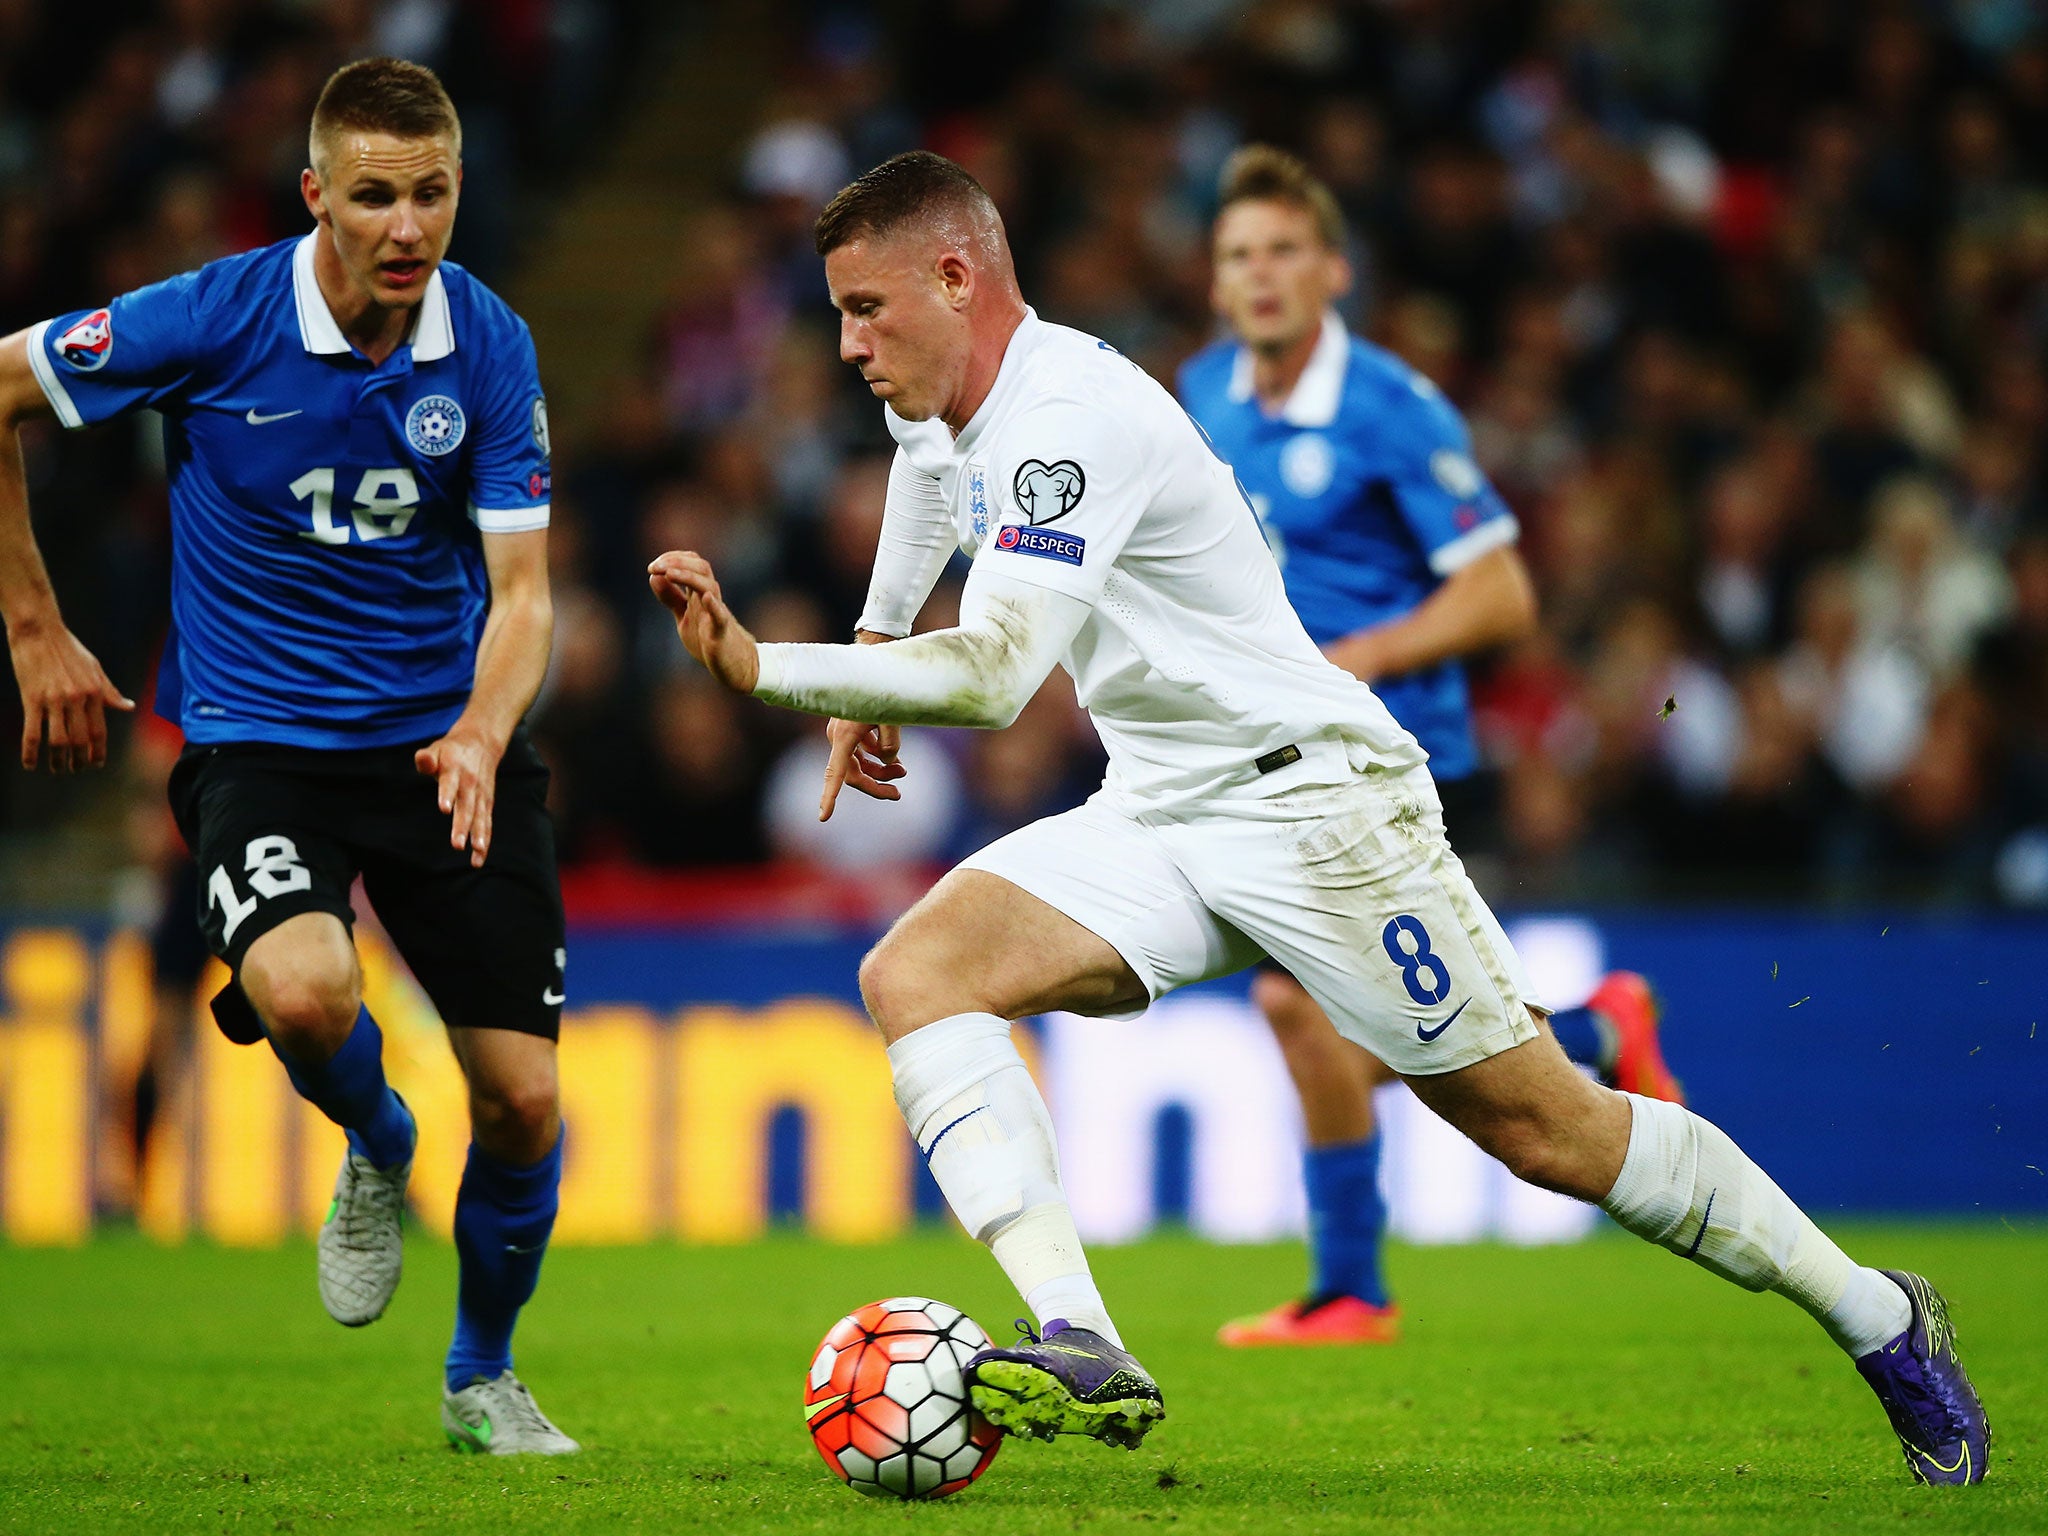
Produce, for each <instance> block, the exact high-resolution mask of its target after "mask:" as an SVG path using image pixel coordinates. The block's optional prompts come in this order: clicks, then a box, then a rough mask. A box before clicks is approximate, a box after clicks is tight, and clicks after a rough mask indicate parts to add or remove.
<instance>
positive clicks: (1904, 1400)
mask: <svg viewBox="0 0 2048 1536" xmlns="http://www.w3.org/2000/svg"><path fill="white" fill-rule="evenodd" d="M1879 1273H1880V1274H1882V1275H1884V1276H1885V1278H1887V1279H1888V1280H1891V1281H1892V1282H1893V1283H1894V1284H1896V1285H1897V1286H1898V1287H1899V1289H1900V1290H1902V1291H1904V1292H1905V1293H1906V1300H1907V1301H1908V1302H1909V1303H1910V1304H1911V1306H1912V1309H1913V1320H1912V1322H1911V1323H1909V1324H1908V1325H1907V1327H1906V1331H1905V1332H1904V1333H1902V1334H1900V1335H1899V1336H1898V1337H1897V1338H1896V1339H1893V1340H1892V1341H1891V1342H1890V1343H1889V1344H1887V1345H1885V1346H1884V1347H1883V1348H1882V1349H1873V1350H1872V1351H1871V1352H1870V1353H1869V1354H1867V1355H1865V1356H1863V1357H1862V1358H1861V1359H1859V1360H1858V1361H1857V1362H1856V1369H1857V1370H1858V1371H1860V1372H1862V1373H1863V1379H1864V1380H1865V1381H1867V1382H1869V1383H1870V1390H1871V1391H1873V1392H1875V1393H1876V1394H1877V1400H1878V1401H1879V1402H1880V1403H1883V1404H1884V1411H1885V1413H1886V1414H1887V1415H1889V1416H1890V1418H1891V1421H1892V1428H1893V1429H1894V1430H1896V1431H1897V1432H1898V1436H1899V1445H1900V1447H1901V1448H1902V1449H1903V1450H1904V1451H1905V1453H1906V1470H1907V1471H1908V1472H1911V1473H1912V1474H1913V1481H1914V1482H1916V1483H1951V1484H1955V1485H1957V1486H1961V1485H1962V1484H1964V1483H1981V1482H1983V1481H1984V1473H1985V1470H1986V1468H1988V1467H1989V1465H1990V1462H1991V1421H1990V1420H1989V1419H1987V1418H1985V1416H1984V1405H1983V1403H1981V1402H1979V1401H1978V1399H1977V1389H1976V1388H1975V1387H1973V1386H1971V1385H1970V1378H1969V1376H1968V1375H1967V1374H1966V1373H1965V1372H1964V1370H1963V1362H1962V1361H1960V1360H1958V1359H1957V1358H1956V1330H1955V1324H1953V1323H1951V1322H1950V1321H1949V1320H1948V1303H1947V1302H1946V1301H1944V1300H1943V1299H1942V1295H1941V1292H1939V1291H1937V1290H1936V1289H1935V1288H1934V1287H1933V1286H1931V1285H1929V1284H1928V1283H1927V1281H1926V1280H1925V1279H1923V1278H1922V1277H1921V1276H1919V1275H1915V1274H1909V1273H1907V1272H1906V1271H1904V1270H1897V1269H1886V1270H1880V1271H1879Z"/></svg>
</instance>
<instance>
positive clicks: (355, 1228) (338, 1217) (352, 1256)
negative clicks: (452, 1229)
mask: <svg viewBox="0 0 2048 1536" xmlns="http://www.w3.org/2000/svg"><path fill="white" fill-rule="evenodd" d="M400 1102H401V1103H402V1102H403V1100H401V1101H400ZM407 1114H408V1116H410V1114H411V1111H409V1110H408V1111H407ZM415 1135H417V1133H415ZM411 1177H412V1159H411V1158H409V1157H408V1158H407V1159H406V1160H405V1161H404V1162H402V1163H399V1164H397V1165H395V1166H394V1167H390V1168H382V1169H380V1168H376V1167H373V1166H372V1165H371V1163H370V1160H369V1159H368V1158H367V1157H364V1156H363V1155H362V1154H361V1153H360V1152H358V1151H356V1150H355V1148H354V1147H350V1148H349V1150H348V1152H347V1153H346V1154H345V1155H344V1156H343V1157H342V1160H341V1172H340V1173H339V1174H337V1175H336V1176H335V1180H334V1203H333V1204H332V1205H330V1206H328V1207H327V1220H326V1221H325V1222H323V1223H321V1226H320V1300H321V1301H322V1302H323V1303H324V1304H325V1305H326V1307H327V1315H328V1316H329V1317H331V1318H333V1319H334V1320H335V1321H336V1322H337V1323H340V1324H341V1325H342V1326H344V1327H347V1328H360V1327H362V1326H363V1325H364V1324H365V1323H374V1322H375V1321H377V1319H378V1318H380V1317H382V1316H383V1315H384V1309H385V1308H386V1307H388V1306H390V1305H391V1297H392V1294H393V1293H394V1292H395V1291H397V1289H398V1275H399V1270H400V1269H401V1268H402V1267H403V1265H404V1262H405V1234H404V1230H403V1227H402V1222H403V1219H404V1216H405V1186H406V1182H407V1181H408V1180H409V1179H410V1178H411Z"/></svg>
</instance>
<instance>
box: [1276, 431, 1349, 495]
mask: <svg viewBox="0 0 2048 1536" xmlns="http://www.w3.org/2000/svg"><path fill="white" fill-rule="evenodd" d="M1336 473H1337V455H1336V452H1335V451H1334V450H1333V449H1332V448H1331V447H1330V440H1329V439H1328V438H1326V437H1323V436H1321V435H1320V434H1318V433H1315V432H1303V433H1300V434H1298V435H1297V436H1295V437H1291V438H1289V439H1288V440H1287V446H1286V447H1285V448H1282V449H1281V450H1280V479H1281V481H1282V482H1283V483H1284V484H1285V485H1286V487H1287V489H1288V490H1290V491H1292V492H1294V494H1295V495H1297V496H1320V495H1322V494H1323V492H1325V491H1327V490H1328V489H1329V488H1330V479H1331V477H1332V476H1333V475H1335V474H1336Z"/></svg>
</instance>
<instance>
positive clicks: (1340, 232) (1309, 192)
mask: <svg viewBox="0 0 2048 1536" xmlns="http://www.w3.org/2000/svg"><path fill="white" fill-rule="evenodd" d="M1234 203H1290V204H1292V205H1293V206H1294V207H1296V208H1300V209H1303V210H1305V211H1306V212H1307V213H1308V214H1309V215H1310V216H1311V217H1312V218H1314V220H1315V225H1316V233H1317V234H1319V235H1320V236H1322V240H1323V244H1325V245H1327V246H1328V247H1329V248H1330V249H1331V250H1333V251H1341V250H1343V249H1344V244H1345V241H1344V210H1343V209H1341V208H1339V207H1338V206H1337V198H1336V194H1334V193H1333V192H1331V191H1330V189H1329V188H1328V187H1327V186H1325V185H1324V184H1323V182H1322V180H1321V178H1319V177H1318V176H1317V175H1316V173H1315V172H1314V171H1311V170H1310V169H1309V168H1308V166H1307V165H1306V164H1304V163H1303V162H1302V161H1301V159H1300V158H1299V157H1297V156H1294V155H1290V154H1289V153H1287V151H1286V150H1284V149H1277V148H1275V147H1274V146H1273V145H1271V144H1247V145H1245V146H1244V147H1243V148H1242V149H1240V150H1237V151H1236V152H1235V153H1233V154H1232V155H1231V157H1230V158H1229V159H1228V160H1226V161H1224V162H1223V174H1222V176H1221V177H1219V178H1218V180H1217V186H1216V212H1217V214H1218V215H1219V216H1220V215H1221V214H1222V212H1223V210H1224V209H1226V208H1228V207H1230V206H1231V205H1232V204H1234Z"/></svg>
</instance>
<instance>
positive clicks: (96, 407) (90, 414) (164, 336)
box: [28, 272, 207, 427]
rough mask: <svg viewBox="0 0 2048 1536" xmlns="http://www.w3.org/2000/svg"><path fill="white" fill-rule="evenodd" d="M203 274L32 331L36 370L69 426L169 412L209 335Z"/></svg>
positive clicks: (185, 275)
mask: <svg viewBox="0 0 2048 1536" xmlns="http://www.w3.org/2000/svg"><path fill="white" fill-rule="evenodd" d="M196 286H197V274H195V273H191V272H186V273H183V274H181V275H179V276H177V277H173V278H168V279H166V280H165V281H163V282H161V283H152V284H150V285H149V286H148V287H147V288H138V289H136V290H135V291H134V292H133V293H124V294H122V295H121V297H120V298H118V299H116V300H114V302H113V303H112V304H109V305H107V306H106V307H105V308H104V309H81V310H74V311H73V312H72V313H70V314H68V315H59V316H57V317H56V319H54V320H45V321H44V322H43V323H42V324H40V325H38V326H36V327H34V328H33V329H32V330H31V331H30V332H29V338H28V340H29V347H28V357H29V366H30V367H32V368H33V369H34V370H35V375H36V382H37V383H38V384H40V385H42V387H43V393H44V395H46V396H47V397H48V398H49V401H50V406H51V408H52V409H53V410H55V411H56V413H57V419H58V420H59V421H61V422H63V424H64V425H65V426H67V427H83V426H88V425H90V424H91V423H93V422H96V421H106V420H107V419H108V418H110V417H114V416H118V415H120V414H121V413H122V412H123V411H132V410H136V409H138V408H140V407H142V406H146V405H147V406H159V407H161V406H163V405H165V404H167V403H169V402H171V401H173V400H175V399H176V398H177V396H178V394H179V393H180V391H182V390H183V389H184V388H185V386H186V385H187V384H189V383H190V382H191V379H192V372H193V368H194V366H195V364H196V363H197V362H198V360H199V358H200V356H201V355H202V353H203V350H204V348H203V342H202V338H204V337H205V335H206V334H207V333H206V332H205V330H204V329H203V328H202V327H201V326H200V324H199V323H198V320H197V318H196V315H195V305H194V290H195V288H196Z"/></svg>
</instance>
